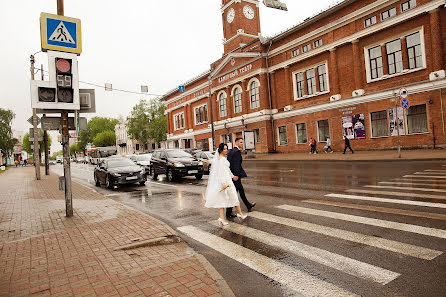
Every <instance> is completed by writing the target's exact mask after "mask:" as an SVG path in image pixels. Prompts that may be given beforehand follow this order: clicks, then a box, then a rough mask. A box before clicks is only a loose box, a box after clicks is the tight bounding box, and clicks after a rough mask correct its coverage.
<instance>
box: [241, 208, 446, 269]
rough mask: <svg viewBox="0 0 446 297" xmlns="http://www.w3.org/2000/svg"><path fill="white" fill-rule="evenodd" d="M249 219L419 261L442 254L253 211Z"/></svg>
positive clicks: (410, 245) (414, 246)
mask: <svg viewBox="0 0 446 297" xmlns="http://www.w3.org/2000/svg"><path fill="white" fill-rule="evenodd" d="M249 216H250V217H253V218H257V219H260V220H264V221H269V222H272V223H276V224H281V225H285V226H289V227H292V228H296V229H302V230H306V231H310V232H314V233H318V234H323V235H326V236H329V237H335V238H340V239H343V240H347V241H351V242H357V243H360V244H364V245H368V246H372V247H376V248H380V249H383V250H387V251H391V252H395V253H399V254H403V255H407V256H412V257H416V258H420V259H425V260H432V259H434V258H436V257H438V256H439V255H441V254H442V253H443V252H441V251H436V250H432V249H429V248H424V247H420V246H416V245H412V244H408V243H402V242H398V241H394V240H390V239H385V238H379V237H376V236H370V235H364V234H360V233H355V232H351V231H347V230H341V229H337V228H332V227H326V226H322V225H317V224H312V223H307V222H304V221H298V220H294V219H289V218H285V217H279V216H275V215H270V214H267V213H261V212H257V211H254V212H252V213H250V214H249Z"/></svg>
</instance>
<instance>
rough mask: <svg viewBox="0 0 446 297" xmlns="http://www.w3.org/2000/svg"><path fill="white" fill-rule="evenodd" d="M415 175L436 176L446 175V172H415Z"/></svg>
mask: <svg viewBox="0 0 446 297" xmlns="http://www.w3.org/2000/svg"><path fill="white" fill-rule="evenodd" d="M414 174H418V175H423V174H427V175H435V174H443V175H444V174H446V172H415V173H414Z"/></svg>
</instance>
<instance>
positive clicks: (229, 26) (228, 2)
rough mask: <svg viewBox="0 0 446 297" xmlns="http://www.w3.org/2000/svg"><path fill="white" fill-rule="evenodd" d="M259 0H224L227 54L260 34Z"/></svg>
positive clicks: (224, 33) (223, 13) (222, 7)
mask: <svg viewBox="0 0 446 297" xmlns="http://www.w3.org/2000/svg"><path fill="white" fill-rule="evenodd" d="M259 5H260V4H259V0H222V6H221V12H222V19H223V36H224V39H223V44H224V50H225V52H224V53H225V54H227V53H229V52H231V51H232V50H234V49H236V48H238V47H240V46H243V45H245V44H247V43H248V42H250V41H252V40H254V39H256V38H258V37H259V36H260V16H259V12H260V10H259Z"/></svg>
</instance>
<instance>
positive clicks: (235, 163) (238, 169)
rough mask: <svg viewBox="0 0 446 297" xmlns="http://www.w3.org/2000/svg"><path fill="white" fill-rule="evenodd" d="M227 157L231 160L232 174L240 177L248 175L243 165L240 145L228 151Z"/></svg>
mask: <svg viewBox="0 0 446 297" xmlns="http://www.w3.org/2000/svg"><path fill="white" fill-rule="evenodd" d="M227 159H228V161H229V164H230V169H231V172H232V174H234V175H235V176H238V177H239V178H244V177H248V175H246V172H245V170H244V169H243V167H242V161H243V160H242V152H240V150H239V148H238V147H234V148H233V149H232V150H230V151H229V152H228V156H227Z"/></svg>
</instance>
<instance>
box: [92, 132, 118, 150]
mask: <svg viewBox="0 0 446 297" xmlns="http://www.w3.org/2000/svg"><path fill="white" fill-rule="evenodd" d="M93 143H94V145H95V146H97V147H100V146H112V145H115V144H116V134H115V132H114V131H104V132H101V133H99V134H97V135H96V137H95V138H94V139H93Z"/></svg>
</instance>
